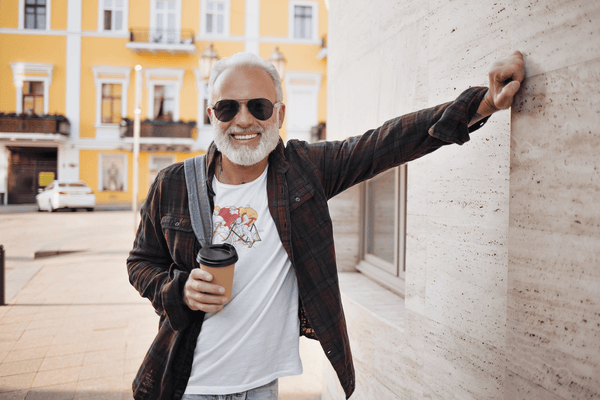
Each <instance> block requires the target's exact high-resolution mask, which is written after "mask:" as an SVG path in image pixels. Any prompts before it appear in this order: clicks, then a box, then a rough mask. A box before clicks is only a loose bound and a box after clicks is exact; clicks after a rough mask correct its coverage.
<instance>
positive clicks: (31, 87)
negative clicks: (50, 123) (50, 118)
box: [23, 81, 44, 115]
mask: <svg viewBox="0 0 600 400" xmlns="http://www.w3.org/2000/svg"><path fill="white" fill-rule="evenodd" d="M23 113H24V114H28V115H31V114H36V115H42V114H44V82H33V81H24V82H23Z"/></svg>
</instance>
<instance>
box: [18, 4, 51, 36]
mask: <svg viewBox="0 0 600 400" xmlns="http://www.w3.org/2000/svg"><path fill="white" fill-rule="evenodd" d="M51 10H52V0H46V28H45V29H30V28H28V29H27V30H28V31H29V30H31V31H49V30H50V21H51V20H52V18H50V17H51V15H50V11H51ZM19 29H25V0H19Z"/></svg>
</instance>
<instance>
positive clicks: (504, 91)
mask: <svg viewBox="0 0 600 400" xmlns="http://www.w3.org/2000/svg"><path fill="white" fill-rule="evenodd" d="M489 75H490V76H489V77H490V100H491V103H492V104H490V108H492V109H495V110H503V109H507V108H509V107H510V106H511V105H512V102H513V98H514V96H515V95H516V93H517V92H518V91H519V88H520V87H521V82H522V81H523V79H525V64H524V62H523V55H522V54H521V52H520V51H515V52H514V53H512V54H511V55H510V56H509V57H508V58H506V59H505V60H501V61H498V62H496V63H494V65H493V66H492V69H491V70H490V74H489Z"/></svg>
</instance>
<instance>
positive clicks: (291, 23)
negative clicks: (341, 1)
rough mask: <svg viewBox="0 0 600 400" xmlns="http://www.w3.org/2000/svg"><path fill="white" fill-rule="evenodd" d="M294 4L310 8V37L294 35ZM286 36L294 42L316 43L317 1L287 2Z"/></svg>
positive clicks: (317, 24)
mask: <svg viewBox="0 0 600 400" xmlns="http://www.w3.org/2000/svg"><path fill="white" fill-rule="evenodd" d="M296 6H300V7H311V8H312V15H311V20H312V27H311V28H312V29H311V37H309V38H297V37H295V36H294V33H295V31H296V30H295V22H296V19H295V8H296ZM288 37H289V39H290V40H293V41H296V42H309V43H316V42H319V43H320V40H319V3H318V2H315V1H300V0H292V1H290V2H289V9H288Z"/></svg>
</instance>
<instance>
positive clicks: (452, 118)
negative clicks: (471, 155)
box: [127, 88, 487, 400]
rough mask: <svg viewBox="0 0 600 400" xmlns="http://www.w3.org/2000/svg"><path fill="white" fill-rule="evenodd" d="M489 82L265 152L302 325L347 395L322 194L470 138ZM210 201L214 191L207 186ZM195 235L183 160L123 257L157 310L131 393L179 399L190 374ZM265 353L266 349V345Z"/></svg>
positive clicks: (349, 374) (349, 367)
mask: <svg viewBox="0 0 600 400" xmlns="http://www.w3.org/2000/svg"><path fill="white" fill-rule="evenodd" d="M486 91H487V88H471V89H468V90H466V91H465V92H463V93H462V94H461V95H460V96H459V97H458V98H457V99H456V100H455V101H453V102H450V103H446V104H443V105H440V106H436V107H433V108H430V109H426V110H422V111H419V112H415V113H412V114H408V115H405V116H403V117H399V118H396V119H393V120H390V121H388V122H386V123H385V124H384V125H382V126H381V127H379V128H377V129H374V130H370V131H368V132H366V133H365V134H363V135H361V136H357V137H352V138H349V139H347V140H344V141H328V142H319V143H313V144H308V143H305V142H301V141H296V140H290V141H289V142H288V144H287V146H284V145H283V142H282V141H281V140H280V142H279V144H278V146H277V148H276V149H275V150H274V151H273V152H272V153H271V154H270V156H269V163H270V168H269V172H268V177H267V192H268V198H269V210H270V212H271V215H272V217H273V220H274V221H275V225H276V226H277V230H278V233H279V237H280V239H281V242H282V244H283V246H284V248H285V250H286V251H287V253H288V256H289V257H290V260H291V261H292V265H293V267H294V269H295V272H296V275H297V278H298V288H299V294H300V309H299V318H300V320H301V332H300V334H302V335H305V336H307V337H310V338H313V339H318V340H319V341H320V343H321V346H322V348H323V350H324V352H325V354H326V356H327V358H328V359H329V361H330V362H331V364H332V366H333V368H334V369H335V371H336V373H337V375H338V377H339V380H340V383H341V384H342V387H343V388H344V391H345V393H346V396H347V397H350V395H351V394H352V392H353V391H354V387H355V376H354V366H353V362H352V355H351V352H350V342H349V339H348V332H347V328H346V322H345V318H344V313H343V310H342V302H341V296H340V290H339V285H338V276H337V267H336V260H335V252H334V244H333V231H332V222H331V217H330V215H329V210H328V206H327V201H328V199H330V198H332V197H333V196H335V195H337V194H339V193H341V192H342V191H344V190H345V189H347V188H349V187H351V186H353V185H356V184H357V183H359V182H362V181H365V180H367V179H369V178H372V177H373V176H375V175H377V174H379V173H381V172H384V171H386V170H388V169H390V168H392V167H395V166H398V165H400V164H403V163H406V162H408V161H411V160H414V159H416V158H418V157H421V156H423V155H425V154H428V153H430V152H432V151H434V150H436V149H438V148H439V147H441V146H443V145H446V144H450V143H457V144H463V143H465V142H467V141H468V140H469V133H470V132H471V131H473V130H476V129H478V128H479V127H481V126H482V125H483V124H484V123H485V121H486V120H487V118H486V119H485V120H483V121H480V122H479V123H477V124H475V125H473V126H471V127H470V128H469V127H468V121H469V120H470V119H471V117H472V116H473V115H474V114H475V112H476V110H477V108H478V106H479V103H480V102H481V100H482V99H483V97H484V95H485V93H486ZM216 153H217V150H216V147H215V145H214V144H212V145H211V146H210V148H209V150H208V153H207V157H206V162H207V172H208V173H207V175H208V179H207V182H206V185H207V187H208V189H209V194H212V190H211V188H212V185H211V182H212V178H213V176H214V168H215V167H214V161H215V155H216ZM210 200H211V205H212V196H211V199H210ZM199 249H200V244H199V243H198V240H197V239H196V237H195V235H194V232H193V230H192V226H191V221H190V216H189V211H188V199H187V192H186V184H185V176H184V170H183V164H182V163H178V164H174V165H173V166H171V167H168V168H166V169H165V170H163V171H161V172H160V173H159V175H158V177H157V179H156V180H155V182H154V183H153V184H152V186H151V188H150V190H149V193H148V197H147V199H146V201H145V203H144V205H143V207H142V209H141V222H140V225H139V228H138V232H137V236H136V239H135V242H134V247H133V249H132V250H131V252H130V255H129V257H128V259H127V268H128V272H129V277H130V282H131V284H132V285H133V286H134V287H135V288H136V289H137V290H138V291H139V293H140V294H141V295H142V296H143V297H146V298H148V299H149V300H150V301H151V303H152V305H153V306H154V309H155V310H156V313H157V314H158V315H159V316H160V322H159V329H158V333H157V335H156V338H155V340H154V342H153V343H152V345H151V347H150V349H149V350H148V353H147V355H146V357H145V359H144V361H143V362H142V365H141V367H140V369H139V372H138V374H137V376H136V378H135V380H134V382H133V394H134V398H135V399H138V400H141V399H163V400H167V399H169V400H171V399H180V398H181V397H182V396H183V392H184V390H185V387H186V385H187V381H188V379H189V376H190V372H191V366H192V361H193V355H194V348H195V346H196V341H197V337H198V334H199V333H200V329H201V327H202V321H203V317H204V313H203V312H201V311H192V310H190V309H189V308H188V307H187V306H186V305H184V303H183V299H182V296H183V286H184V283H185V281H186V279H187V278H188V275H189V272H190V271H191V269H192V268H197V267H199V266H198V263H197V261H196V254H197V253H198V251H199ZM266 356H268V355H266Z"/></svg>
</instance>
